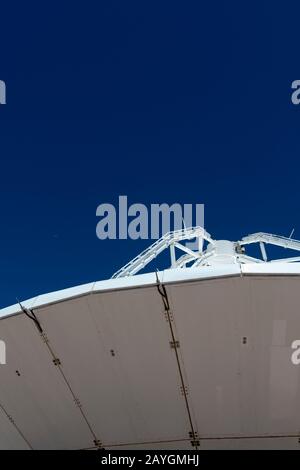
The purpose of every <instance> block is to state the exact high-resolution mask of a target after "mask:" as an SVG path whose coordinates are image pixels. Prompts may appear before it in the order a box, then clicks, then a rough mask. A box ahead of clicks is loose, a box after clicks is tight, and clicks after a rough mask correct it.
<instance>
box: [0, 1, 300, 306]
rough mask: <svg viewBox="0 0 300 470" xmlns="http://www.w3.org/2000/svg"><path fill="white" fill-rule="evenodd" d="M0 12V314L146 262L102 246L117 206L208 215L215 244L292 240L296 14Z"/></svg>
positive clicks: (186, 8)
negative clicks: (197, 207) (266, 235)
mask: <svg viewBox="0 0 300 470" xmlns="http://www.w3.org/2000/svg"><path fill="white" fill-rule="evenodd" d="M6 3H7V5H6V6H4V5H3V4H2V5H1V29H0V50H1V56H0V79H2V80H5V81H6V84H7V105H6V106H0V159H1V160H0V161H1V186H0V191H1V198H0V214H1V232H0V282H1V284H0V286H1V287H0V293H1V296H0V307H1V306H6V305H8V304H10V303H15V299H16V297H19V298H20V299H24V298H28V297H32V296H34V295H37V294H39V293H44V292H48V291H51V290H57V289H61V288H64V287H69V286H72V285H76V284H81V283H84V282H89V281H93V280H100V279H103V278H107V277H110V275H111V274H112V273H113V272H114V271H115V270H117V269H118V268H119V267H120V266H121V265H123V264H124V263H125V262H127V261H128V260H129V259H131V258H132V257H133V256H135V255H136V254H137V253H138V252H139V251H141V250H142V249H143V248H144V247H145V246H147V245H148V242H133V241H99V240H98V239H97V238H96V235H95V228H96V223H97V219H96V216H95V212H96V207H97V206H98V205H99V204H100V203H102V202H112V203H114V202H116V201H117V197H118V195H119V194H126V195H128V198H129V202H130V203H134V202H143V203H145V204H149V203H151V202H153V203H160V202H167V203H169V204H171V203H173V202H180V203H204V204H205V217H206V221H205V222H206V229H207V230H208V231H209V232H210V233H211V234H212V235H213V236H214V237H216V238H229V239H234V240H235V239H238V238H239V237H241V236H243V235H247V234H248V233H252V232H255V231H260V230H262V231H267V232H273V233H278V234H283V235H289V233H290V231H291V229H292V228H295V235H294V236H295V237H296V238H297V237H298V238H300V222H299V220H298V213H299V206H300V204H299V168H300V165H299V157H300V106H299V107H297V106H294V105H293V104H292V103H291V100H290V95H291V89H290V87H291V82H292V81H293V80H296V79H300V58H299V57H300V56H299V14H300V6H299V2H288V3H283V2H271V1H262V0H260V1H256V2H255V1H252V2H241V1H224V2H222V1H217V2H200V1H191V2H176V1H159V2H155V1H151V2H141V1H138V2H131V1H128V2H127V1H126V2H125V1H118V2H117V1H109V2H96V1H95V2H74V1H72V2H67V1H66V2H54V1H52V2H6Z"/></svg>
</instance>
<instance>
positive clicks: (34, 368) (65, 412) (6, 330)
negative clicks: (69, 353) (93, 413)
mask: <svg viewBox="0 0 300 470" xmlns="http://www.w3.org/2000/svg"><path fill="white" fill-rule="evenodd" d="M0 337H1V339H2V340H3V341H5V343H6V356H7V364H6V365H2V366H0V382H1V387H0V403H1V405H2V406H3V407H4V408H5V410H6V411H7V413H8V414H9V415H11V416H12V418H13V419H14V421H15V422H16V425H17V426H18V427H19V428H20V430H21V432H22V433H23V434H24V436H25V438H26V439H27V440H28V441H29V443H30V445H31V446H32V448H34V449H43V448H54V449H64V448H71V449H76V448H80V447H86V446H88V445H90V443H91V439H90V437H89V434H88V432H87V431H86V427H85V426H84V423H82V419H81V417H80V414H79V413H78V410H77V408H76V406H75V404H74V403H73V401H72V397H71V396H70V394H69V392H68V390H67V388H66V386H65V384H64V382H63V381H62V379H61V377H60V375H59V374H58V371H57V369H56V367H55V366H54V364H53V362H52V358H51V357H50V355H49V353H48V351H47V348H46V346H45V344H44V343H43V341H42V339H41V338H40V336H39V334H38V330H37V329H36V327H35V326H34V324H33V322H32V320H30V319H29V318H27V317H26V316H25V315H19V316H16V317H11V318H7V319H4V320H1V322H0ZM18 373H19V374H20V375H18ZM4 432H5V428H3V427H2V423H1V422H0V443H1V444H0V445H4V444H3V441H2V437H1V436H2V433H4ZM17 447H19V444H18V445H17Z"/></svg>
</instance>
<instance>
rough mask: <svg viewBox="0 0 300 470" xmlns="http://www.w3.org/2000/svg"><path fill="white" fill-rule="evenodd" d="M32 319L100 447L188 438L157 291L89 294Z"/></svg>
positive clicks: (41, 312) (166, 329)
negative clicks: (42, 331) (37, 322)
mask: <svg viewBox="0 0 300 470" xmlns="http://www.w3.org/2000/svg"><path fill="white" fill-rule="evenodd" d="M36 313H37V315H38V317H39V319H40V321H41V324H42V326H43V328H44V329H45V331H46V333H47V336H48V338H49V341H50V344H51V347H52V348H53V349H54V351H55V353H56V354H57V356H58V357H59V358H60V360H61V363H62V368H63V371H64V373H65V375H66V377H67V378H68V380H69V382H70V384H71V386H72V388H73V389H74V391H75V393H76V395H77V396H78V398H79V399H80V402H81V404H82V407H83V410H84V412H85V413H86V415H87V417H88V420H89V422H90V423H91V425H92V427H93V429H94V430H95V432H96V434H97V436H98V438H99V439H100V440H101V442H102V443H103V445H106V443H108V442H110V443H119V444H120V443H126V442H141V441H153V440H162V439H164V440H166V439H184V438H188V435H189V434H188V433H189V431H190V427H189V423H188V417H187V413H186V410H185V405H184V400H183V397H182V395H181V390H180V381H179V374H178V370H177V366H176V361H175V357H174V352H173V350H172V349H171V347H170V341H171V337H170V332H169V327H168V323H167V321H166V318H165V315H164V311H163V307H162V301H161V298H160V295H159V294H158V291H157V288H156V287H155V288H148V289H132V290H129V291H122V292H114V293H109V292H107V293H102V294H93V295H89V296H86V297H82V298H78V299H76V300H71V301H69V302H64V303H60V304H58V305H55V306H50V307H47V308H44V309H42V310H40V311H38V310H37V311H36ZM111 351H113V354H114V355H112V352H111Z"/></svg>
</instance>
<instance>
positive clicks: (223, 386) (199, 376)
mask: <svg viewBox="0 0 300 470" xmlns="http://www.w3.org/2000/svg"><path fill="white" fill-rule="evenodd" d="M234 282H236V279H234V280H233V279H227V280H213V281H202V282H198V283H197V282H195V283H190V284H187V283H186V284H181V285H172V286H167V292H168V294H169V300H170V304H171V311H173V316H174V321H175V325H176V331H177V339H178V340H179V342H180V349H179V351H180V354H181V356H182V361H183V363H184V366H185V370H186V374H187V381H188V388H189V395H190V397H191V401H192V404H193V409H194V410H195V414H196V417H197V424H198V432H199V435H200V436H201V435H202V434H205V435H211V437H213V436H220V435H224V434H239V433H240V431H241V421H240V405H239V402H240V390H239V389H240V377H239V349H240V338H238V337H237V315H238V314H239V311H240V306H241V303H240V302H239V299H238V292H237V291H236V287H237V286H235V285H234Z"/></svg>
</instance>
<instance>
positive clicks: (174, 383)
mask: <svg viewBox="0 0 300 470" xmlns="http://www.w3.org/2000/svg"><path fill="white" fill-rule="evenodd" d="M299 304H300V265H299V264H298V263H288V262H286V263H284V262H278V263H276V262H272V263H271V262H263V263H255V262H253V263H250V262H249V263H227V264H226V263H224V264H218V263H216V264H213V263H212V265H207V266H205V265H204V266H203V265H202V266H197V267H192V268H187V269H182V268H177V267H175V268H173V269H167V270H164V271H161V272H159V274H158V275H157V274H156V273H149V274H141V275H137V276H129V277H118V278H115V279H110V280H107V281H101V282H95V283H91V284H87V285H83V286H79V287H75V288H72V289H67V290H63V291H60V292H55V293H51V294H47V295H42V296H38V297H35V298H33V299H31V300H28V301H26V302H22V306H20V305H14V306H11V307H8V308H5V309H2V310H0V338H1V340H3V341H5V343H6V347H7V364H6V365H1V366H0V380H1V387H0V448H1V449H30V448H32V449H92V448H99V447H104V448H106V449H118V448H120V449H135V448H136V449H138V448H142V449H192V448H196V449H199V450H201V449H223V448H225V449H231V448H233V449H239V448H242V449H251V448H253V449H259V448H265V449H267V448H269V449H271V448H274V449H277V448H284V449H297V448H299V446H300V444H299V442H298V439H299V437H300V436H299V432H300V407H299V402H300V366H295V365H294V364H292V362H291V355H292V352H293V351H292V349H291V344H292V342H293V341H294V340H295V339H300V314H299ZM30 317H31V318H30Z"/></svg>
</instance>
